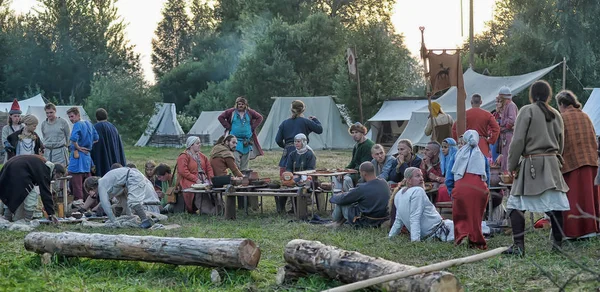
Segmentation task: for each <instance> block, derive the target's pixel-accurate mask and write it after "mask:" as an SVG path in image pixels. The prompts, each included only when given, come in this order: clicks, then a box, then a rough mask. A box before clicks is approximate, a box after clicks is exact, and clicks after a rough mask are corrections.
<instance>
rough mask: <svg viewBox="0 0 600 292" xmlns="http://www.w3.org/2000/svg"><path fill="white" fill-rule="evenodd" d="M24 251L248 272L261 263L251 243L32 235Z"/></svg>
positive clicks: (70, 233) (56, 234)
mask: <svg viewBox="0 0 600 292" xmlns="http://www.w3.org/2000/svg"><path fill="white" fill-rule="evenodd" d="M25 249H27V250H28V251H32V252H36V253H39V254H44V253H50V254H58V255H63V256H70V257H87V258H94V259H111V260H130V261H145V262H158V263H166V264H174V265H197V266H205V267H222V268H236V269H247V270H253V269H255V268H256V266H257V265H258V262H259V260H260V248H259V247H258V246H256V244H255V243H254V242H253V241H252V240H249V239H227V238H191V237H190V238H176V237H156V236H130V235H107V234H87V233H76V232H62V233H51V232H32V233H29V234H27V236H25Z"/></svg>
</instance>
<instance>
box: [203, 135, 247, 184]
mask: <svg viewBox="0 0 600 292" xmlns="http://www.w3.org/2000/svg"><path fill="white" fill-rule="evenodd" d="M237 144H238V141H237V138H235V136H233V135H227V136H222V137H221V138H219V140H218V141H217V144H216V145H215V147H213V149H212V151H210V165H211V166H212V168H213V172H214V173H215V176H224V175H227V169H229V170H230V171H231V173H232V174H233V175H234V176H237V177H242V176H244V175H243V174H242V172H240V170H239V168H238V167H237V165H236V164H235V158H234V157H233V151H235V149H236V147H237Z"/></svg>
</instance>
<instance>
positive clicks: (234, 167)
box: [211, 157, 244, 177]
mask: <svg viewBox="0 0 600 292" xmlns="http://www.w3.org/2000/svg"><path fill="white" fill-rule="evenodd" d="M225 164H226V165H227V168H229V169H230V170H231V172H232V173H233V175H234V176H237V177H242V176H244V175H243V174H242V172H241V171H240V169H239V168H238V167H237V164H235V159H233V157H227V158H225ZM211 167H212V166H211Z"/></svg>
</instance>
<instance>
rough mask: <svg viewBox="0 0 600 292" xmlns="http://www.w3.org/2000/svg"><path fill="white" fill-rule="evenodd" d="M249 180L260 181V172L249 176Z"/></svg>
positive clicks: (254, 172)
mask: <svg viewBox="0 0 600 292" xmlns="http://www.w3.org/2000/svg"><path fill="white" fill-rule="evenodd" d="M248 178H249V179H251V180H258V179H259V176H258V172H256V171H253V172H251V173H250V175H248Z"/></svg>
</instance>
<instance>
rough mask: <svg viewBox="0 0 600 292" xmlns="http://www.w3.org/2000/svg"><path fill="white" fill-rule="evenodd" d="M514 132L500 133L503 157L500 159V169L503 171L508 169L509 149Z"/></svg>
mask: <svg viewBox="0 0 600 292" xmlns="http://www.w3.org/2000/svg"><path fill="white" fill-rule="evenodd" d="M512 137H513V132H506V133H502V134H500V138H499V139H500V149H501V154H502V159H501V160H500V169H501V170H502V172H505V171H508V149H509V147H510V143H511V142H512Z"/></svg>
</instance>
